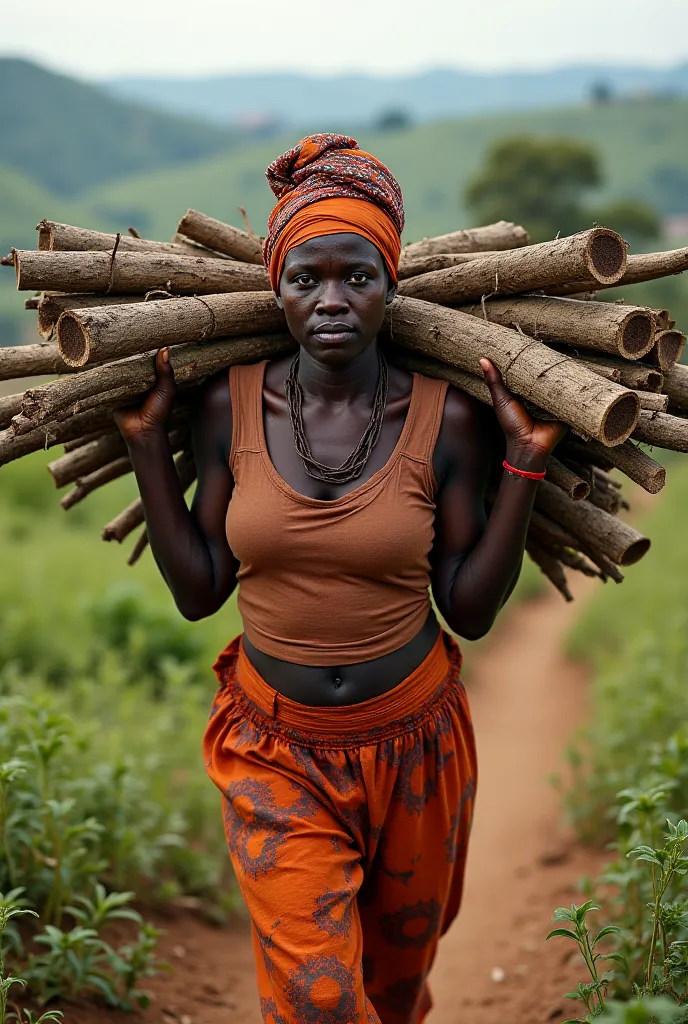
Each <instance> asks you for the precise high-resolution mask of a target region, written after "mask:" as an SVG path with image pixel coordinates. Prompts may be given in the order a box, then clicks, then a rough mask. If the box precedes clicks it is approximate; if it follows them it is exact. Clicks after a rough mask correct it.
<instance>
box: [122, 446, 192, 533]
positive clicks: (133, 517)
mask: <svg viewBox="0 0 688 1024" xmlns="http://www.w3.org/2000/svg"><path fill="white" fill-rule="evenodd" d="M175 467H176V470H177V475H178V477H179V483H180V486H181V488H182V491H183V492H184V491H187V490H188V489H189V487H191V485H192V483H193V482H194V480H195V479H196V464H195V463H194V460H193V456H192V455H191V453H190V452H188V451H183V452H181V454H180V455H178V456H177V458H176V460H175ZM144 520H145V516H144V514H143V502H142V501H141V499H140V498H136V500H135V501H133V502H132V503H131V505H128V506H127V508H125V509H124V510H123V511H122V512H120V514H119V515H118V516H116V517H115V518H114V519H113V520H112V521H111V522H109V523H108V524H107V526H106V527H105V528H104V529H103V533H102V537H103V540H116V541H118V543H120V544H121V543H122V541H123V540H125V538H126V537H128V536H129V534H130V533H131V532H132V530H135V529H136V528H137V527H138V526H141V525H142V524H143V522H144Z"/></svg>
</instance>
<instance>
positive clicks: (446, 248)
mask: <svg viewBox="0 0 688 1024" xmlns="http://www.w3.org/2000/svg"><path fill="white" fill-rule="evenodd" d="M528 241H529V239H528V232H527V231H526V230H525V228H522V227H521V226H520V225H519V224H512V223H510V222H509V221H506V220H500V221H498V222H497V223H496V224H486V225H485V226H484V227H481V228H468V229H467V230H465V231H450V232H449V234H448V235H436V236H435V237H434V238H423V239H421V241H420V242H411V244H410V245H406V246H404V248H403V249H402V250H401V259H400V263H401V264H402V265H403V264H404V263H405V262H406V260H409V259H415V258H416V257H417V256H434V255H436V254H437V253H456V252H458V253H463V252H480V251H481V250H482V251H489V250H491V249H497V250H499V249H516V248H518V247H519V246H521V245H527V244H528Z"/></svg>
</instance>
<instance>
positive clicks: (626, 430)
mask: <svg viewBox="0 0 688 1024" xmlns="http://www.w3.org/2000/svg"><path fill="white" fill-rule="evenodd" d="M639 415H640V400H639V398H638V396H637V395H636V394H634V393H633V392H630V391H628V392H626V393H625V394H623V395H620V396H619V397H618V398H617V399H616V401H614V402H613V403H611V404H610V406H609V408H608V409H607V411H606V413H605V416H604V420H603V422H602V425H601V427H600V434H599V438H600V441H602V443H603V444H605V445H607V447H613V446H614V445H617V444H621V443H622V442H623V441H625V440H626V439H627V438H628V437H630V436H631V434H632V433H633V430H634V429H635V427H636V424H637V422H638V416H639Z"/></svg>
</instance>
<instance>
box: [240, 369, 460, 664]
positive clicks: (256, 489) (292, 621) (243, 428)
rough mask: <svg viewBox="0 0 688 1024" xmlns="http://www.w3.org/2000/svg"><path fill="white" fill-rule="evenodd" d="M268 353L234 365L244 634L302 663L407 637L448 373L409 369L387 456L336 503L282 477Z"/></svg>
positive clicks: (425, 562) (419, 609) (427, 541)
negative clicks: (274, 454) (439, 376)
mask: <svg viewBox="0 0 688 1024" xmlns="http://www.w3.org/2000/svg"><path fill="white" fill-rule="evenodd" d="M266 365H267V361H264V362H262V363H257V364H254V365H249V366H233V367H231V369H230V371H229V386H230V392H231V400H232V420H233V428H232V447H231V453H230V469H231V471H232V474H233V476H234V490H233V492H232V497H231V500H230V502H229V508H228V510H227V520H226V531H227V540H228V542H229V546H230V548H231V550H232V553H233V554H234V556H235V558H236V559H237V560H238V562H239V571H238V573H237V579H238V582H239V597H238V604H239V611H240V613H241V617H242V619H243V625H244V631H245V634H246V636H247V637H248V639H249V640H250V641H251V643H252V644H253V645H254V646H255V647H256V648H257V649H258V650H259V651H263V652H264V653H265V654H268V655H272V656H273V657H275V658H280V659H281V660H283V661H289V662H294V663H296V664H300V665H318V666H333V665H351V664H355V663H357V662H360V661H369V660H371V659H372V658H378V657H380V656H382V655H384V654H390V653H391V652H392V651H395V650H397V649H398V648H400V647H402V646H403V645H404V644H405V643H407V642H408V641H409V640H411V639H413V637H414V636H415V635H416V634H417V633H418V632H419V631H420V629H421V627H422V626H423V624H424V622H425V620H426V618H427V615H428V612H429V609H430V594H429V583H430V562H429V554H430V550H431V548H432V544H433V540H434V518H435V502H434V493H435V479H434V474H433V470H432V455H433V451H434V448H435V442H436V440H437V435H438V433H439V429H440V424H441V422H442V413H443V410H444V400H445V395H446V391H447V382H446V381H438V380H434V379H431V378H429V377H422V376H420V374H416V373H414V374H413V389H412V393H411V401H410V405H409V408H408V411H407V414H406V421H405V423H404V426H403V429H402V432H401V436H400V438H399V440H398V441H397V444H396V446H395V448H394V451H393V452H392V454H391V456H390V457H389V459H388V461H387V463H386V464H385V465H384V466H383V467H382V469H379V470H378V471H377V472H376V473H374V474H373V476H372V477H370V479H369V480H366V481H365V482H364V483H362V484H361V485H360V486H359V487H356V488H354V490H353V491H349V493H348V494H345V495H343V496H342V497H340V498H335V499H334V500H333V501H324V500H322V499H319V498H309V497H307V496H305V495H303V494H300V493H299V492H298V491H295V490H294V489H293V488H292V487H290V486H289V484H288V483H287V482H286V481H285V480H283V479H282V477H281V476H280V475H279V473H278V472H277V470H276V469H275V466H274V465H273V463H272V460H271V458H270V455H269V453H268V450H267V445H266V441H265V430H264V422H263V380H264V377H265V367H266Z"/></svg>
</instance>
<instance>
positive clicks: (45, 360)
mask: <svg viewBox="0 0 688 1024" xmlns="http://www.w3.org/2000/svg"><path fill="white" fill-rule="evenodd" d="M69 369H70V368H69V367H68V366H66V364H65V362H64V360H63V358H62V356H61V355H60V350H59V349H58V347H57V345H8V346H7V347H6V348H2V347H0V380H17V379H18V378H20V377H43V376H46V375H48V374H50V375H53V374H56V373H66V372H68V371H69Z"/></svg>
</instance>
